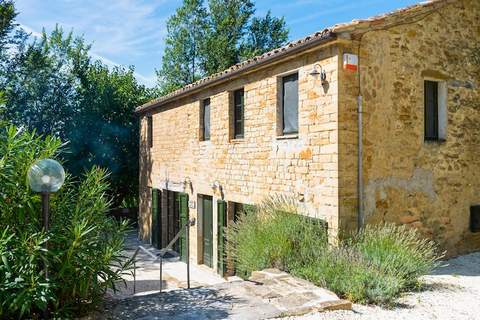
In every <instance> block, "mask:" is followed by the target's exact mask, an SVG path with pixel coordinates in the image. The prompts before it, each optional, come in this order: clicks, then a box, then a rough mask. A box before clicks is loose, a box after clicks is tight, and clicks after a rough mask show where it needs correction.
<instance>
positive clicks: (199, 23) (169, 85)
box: [157, 0, 288, 95]
mask: <svg viewBox="0 0 480 320" xmlns="http://www.w3.org/2000/svg"><path fill="white" fill-rule="evenodd" d="M254 14H255V7H254V4H253V2H252V0H209V1H208V8H205V6H204V2H203V0H184V1H183V5H182V6H181V7H180V8H178V9H177V11H176V12H175V14H174V15H173V16H171V17H170V19H169V20H168V23H167V32H168V34H167V38H166V49H165V53H164V57H163V60H162V67H161V69H160V70H158V71H157V76H158V79H159V86H160V90H159V91H160V94H161V95H163V94H166V93H169V92H171V91H173V90H175V89H177V88H179V87H182V86H184V85H187V84H190V83H192V82H194V81H196V80H198V79H199V78H201V77H203V76H208V75H211V74H213V73H216V72H219V71H221V70H224V69H226V68H228V67H229V66H231V65H233V64H235V63H238V62H240V61H242V60H243V59H248V58H251V57H253V56H255V55H257V54H261V53H264V52H266V51H269V50H272V49H274V48H276V47H279V46H281V45H283V44H285V42H286V41H287V39H288V29H287V28H286V25H285V20H284V19H283V18H275V17H273V16H272V15H271V13H270V12H268V13H267V15H266V16H265V17H254Z"/></svg>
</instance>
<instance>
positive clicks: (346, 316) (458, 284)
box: [288, 252, 480, 320]
mask: <svg viewBox="0 0 480 320" xmlns="http://www.w3.org/2000/svg"><path fill="white" fill-rule="evenodd" d="M423 280H424V282H425V283H426V287H427V289H426V290H424V291H422V292H416V293H409V294H406V295H405V296H403V297H402V298H400V299H399V301H398V305H397V306H396V307H395V308H393V309H390V310H388V309H383V308H380V307H375V306H362V305H356V304H355V305H354V306H353V310H352V311H331V312H325V313H315V314H308V315H305V316H302V317H295V318H288V319H290V320H293V319H295V320H337V319H339V320H340V319H341V320H354V319H355V320H356V319H359V320H366V319H387V320H403V319H405V320H407V319H408V320H412V319H415V320H417V319H436V320H439V319H445V320H446V319H448V320H450V319H455V320H464V319H465V320H466V319H469V320H470V319H471V320H478V319H480V252H477V253H473V254H469V255H465V256H461V257H458V258H455V259H451V260H448V261H445V263H444V264H443V266H442V267H440V268H438V269H437V270H435V271H434V272H432V274H430V275H428V276H425V277H424V278H423Z"/></svg>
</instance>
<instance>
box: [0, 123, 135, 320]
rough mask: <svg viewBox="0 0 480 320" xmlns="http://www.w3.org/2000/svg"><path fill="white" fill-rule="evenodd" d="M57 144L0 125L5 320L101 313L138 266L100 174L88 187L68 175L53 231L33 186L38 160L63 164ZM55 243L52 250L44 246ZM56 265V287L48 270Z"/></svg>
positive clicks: (53, 214) (0, 300)
mask: <svg viewBox="0 0 480 320" xmlns="http://www.w3.org/2000/svg"><path fill="white" fill-rule="evenodd" d="M61 147H62V144H61V142H60V141H59V140H58V139H56V138H53V137H49V136H47V137H39V136H37V135H36V134H35V133H32V132H28V131H25V130H21V129H19V128H16V127H14V126H7V125H5V124H3V125H0V230H1V233H0V318H2V319H3V318H38V317H40V315H41V314H42V313H43V310H45V309H46V308H47V306H48V309H49V311H50V314H51V315H52V317H55V316H56V317H61V318H69V317H72V316H74V315H75V316H78V315H80V314H82V313H83V312H85V311H87V310H89V309H90V308H92V307H94V306H96V305H97V304H98V303H99V302H100V301H101V300H102V297H103V296H104V294H105V292H106V290H107V289H109V288H115V284H116V283H118V281H121V277H122V275H123V274H124V273H125V272H126V271H127V270H128V268H129V267H130V265H131V261H130V260H129V259H125V257H123V256H122V251H123V241H124V236H125V233H126V232H127V230H128V226H127V224H126V223H118V222H116V221H114V220H113V219H111V218H109V217H108V216H107V213H108V210H109V207H110V203H111V201H110V199H109V198H108V197H107V196H106V194H107V190H108V188H109V184H108V182H107V177H108V175H107V173H106V172H105V171H104V170H102V169H100V168H93V169H92V170H90V171H88V172H86V173H85V176H84V178H83V179H82V180H81V181H76V180H73V179H72V178H71V177H70V176H69V175H67V178H66V181H65V184H64V186H63V187H62V189H60V191H59V192H57V193H56V194H53V195H52V196H51V209H50V230H49V232H48V233H45V232H43V230H42V221H41V202H40V197H39V195H38V194H35V193H34V192H32V191H31V190H30V189H29V187H28V185H27V181H26V174H27V172H28V169H29V167H30V166H31V165H32V164H33V163H34V162H35V161H36V160H38V159H42V158H58V157H59V156H60V150H61ZM47 240H48V250H47V249H46V248H45V246H44V244H45V242H46V241H47ZM45 263H46V264H47V265H48V271H49V273H48V275H49V277H48V279H47V278H46V276H45V272H44V264H45Z"/></svg>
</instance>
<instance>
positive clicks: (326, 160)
mask: <svg viewBox="0 0 480 320" xmlns="http://www.w3.org/2000/svg"><path fill="white" fill-rule="evenodd" d="M479 40H480V1H478V0H439V1H433V2H427V3H421V4H418V5H414V6H411V7H408V8H404V9H401V10H397V11H395V12H391V13H388V14H385V15H382V16H377V17H373V18H370V19H367V20H355V21H353V22H350V23H347V24H339V25H335V26H334V27H332V28H329V29H326V30H323V31H321V32H317V33H315V34H313V35H310V36H308V37H305V38H303V39H301V40H298V41H294V42H291V43H289V44H288V45H286V46H285V47H282V48H279V49H276V50H273V51H271V52H268V53H265V54H263V55H261V56H258V57H256V58H254V59H250V60H247V61H245V62H242V63H240V64H237V65H234V66H232V67H231V68H229V69H227V70H225V71H223V72H220V73H218V74H215V75H212V76H209V77H207V78H205V79H202V80H199V81H198V82H196V83H193V84H191V85H188V86H186V87H184V88H181V89H179V90H177V91H175V92H173V93H171V94H168V95H166V96H163V97H160V98H158V99H156V100H153V101H151V102H148V103H146V104H145V105H142V106H140V107H138V108H137V110H136V112H137V113H138V114H139V116H140V119H141V120H140V122H141V141H140V142H141V143H140V161H141V163H140V214H139V227H140V237H141V238H142V239H144V240H147V241H152V242H153V243H154V244H155V245H156V246H162V247H163V246H165V245H166V244H167V243H168V241H169V240H170V239H171V238H172V237H173V235H174V234H175V233H176V231H177V230H178V228H179V225H180V223H182V222H185V221H186V219H187V218H188V217H190V218H195V219H196V224H195V226H194V227H192V228H190V233H189V237H190V259H191V261H193V262H196V263H198V264H206V265H208V266H209V267H211V268H213V269H215V270H218V271H219V272H220V273H222V272H223V271H224V266H223V265H222V263H221V260H222V259H219V257H221V255H222V254H223V251H222V250H223V242H222V239H223V228H222V226H226V227H227V228H228V223H229V221H231V220H233V219H234V218H235V215H236V212H238V211H239V210H240V209H241V207H242V205H245V204H255V203H258V202H260V201H261V200H262V199H264V198H265V197H268V196H270V195H272V194H283V195H287V196H289V197H294V198H295V199H296V200H297V201H298V203H299V205H300V206H301V207H302V209H303V211H304V212H305V214H306V215H309V216H311V217H315V218H319V219H323V220H325V221H326V222H327V223H328V232H329V235H330V237H331V238H332V239H335V238H336V237H338V236H339V234H340V233H341V232H343V231H354V230H356V229H357V228H358V227H359V226H361V225H363V224H365V223H382V222H394V223H402V224H408V225H410V226H412V227H415V228H418V229H419V230H420V231H421V232H422V233H423V234H424V235H425V236H427V237H429V238H432V239H435V240H436V241H438V243H440V245H441V246H442V247H443V248H444V249H446V250H447V252H448V253H447V254H448V255H450V256H451V255H456V254H459V253H463V252H467V251H471V250H475V249H479V248H480V233H479V231H480V222H479V220H480V213H479V211H480V210H479V207H478V206H477V205H480V125H479V123H480V91H479V89H478V86H479V84H480V83H479V74H480V61H479V60H480V41H479ZM359 137H360V139H359ZM152 213H153V214H152ZM177 249H178V250H179V251H180V252H184V251H185V242H184V240H182V241H181V243H180V245H179V246H178V247H177Z"/></svg>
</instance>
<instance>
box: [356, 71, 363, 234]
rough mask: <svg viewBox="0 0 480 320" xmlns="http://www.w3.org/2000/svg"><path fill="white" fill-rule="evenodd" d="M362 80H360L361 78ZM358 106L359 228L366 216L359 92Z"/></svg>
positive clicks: (360, 99) (361, 107)
mask: <svg viewBox="0 0 480 320" xmlns="http://www.w3.org/2000/svg"><path fill="white" fill-rule="evenodd" d="M358 77H359V78H360V68H359V69H358ZM359 82H360V80H359ZM357 107H358V159H357V161H358V163H357V166H358V172H357V174H358V177H357V180H358V181H357V188H358V190H357V192H358V215H357V229H358V231H360V229H362V228H363V223H364V216H363V162H362V159H363V139H362V137H363V106H362V96H361V95H360V94H359V95H358V97H357Z"/></svg>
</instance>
